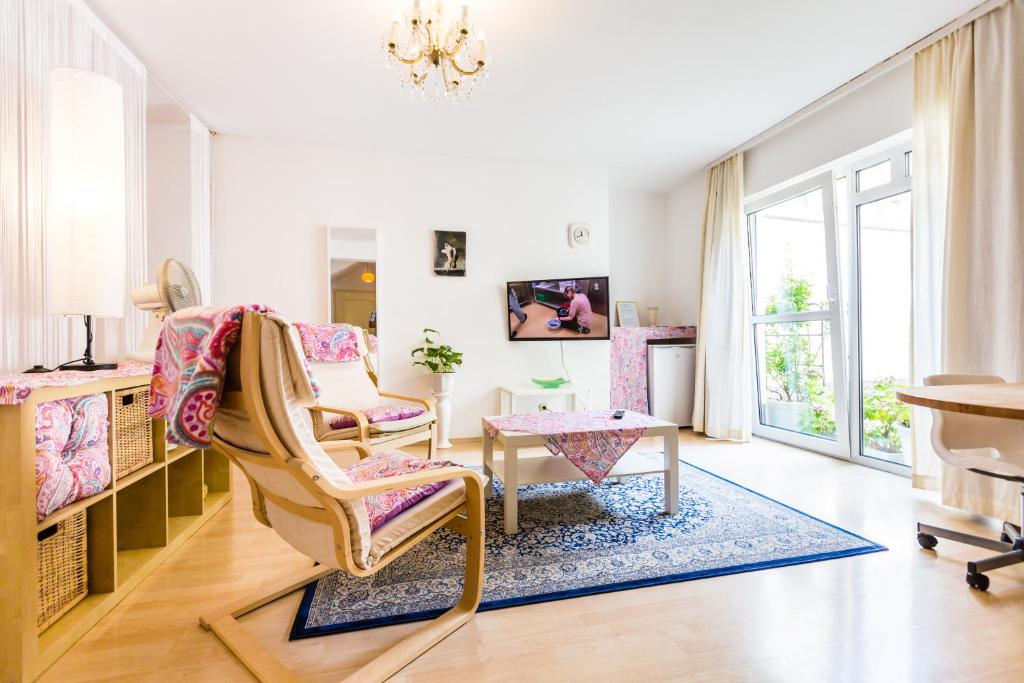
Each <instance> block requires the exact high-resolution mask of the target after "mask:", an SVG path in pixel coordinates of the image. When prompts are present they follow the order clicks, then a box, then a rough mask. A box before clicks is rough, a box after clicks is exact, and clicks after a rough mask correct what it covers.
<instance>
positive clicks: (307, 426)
mask: <svg viewBox="0 0 1024 683" xmlns="http://www.w3.org/2000/svg"><path fill="white" fill-rule="evenodd" d="M303 360H304V359H303V354H302V348H301V345H300V343H299V340H298V338H297V335H296V333H295V331H294V329H293V328H292V327H291V326H290V325H289V324H288V323H287V322H286V321H284V320H281V319H279V318H276V317H269V316H266V315H264V314H261V313H246V314H245V317H244V318H243V321H242V332H241V336H240V338H239V340H238V342H237V343H236V345H235V348H234V349H233V350H232V352H231V354H230V356H229V358H228V371H227V377H226V380H225V390H224V399H223V401H222V404H221V408H220V409H219V410H218V412H217V415H216V417H215V419H214V421H213V434H214V443H215V445H216V446H217V447H218V448H220V449H221V450H223V451H224V452H225V453H226V454H227V455H228V456H229V457H231V459H232V461H234V462H235V463H236V464H237V465H238V466H239V468H240V469H241V470H242V472H243V473H244V474H245V476H246V478H247V479H248V480H249V485H250V488H251V489H252V492H253V508H254V513H255V514H256V516H257V518H258V519H259V520H260V521H261V522H263V523H264V524H267V525H268V526H271V527H273V528H274V530H275V531H277V533H278V534H280V535H281V537H282V538H284V539H285V540H286V541H287V542H288V543H289V544H291V545H292V547H294V548H295V549H296V550H298V551H299V552H301V553H303V554H305V555H307V556H308V557H311V558H313V559H314V560H316V561H318V562H320V563H321V564H323V565H325V566H328V567H340V568H346V569H351V567H352V565H355V566H356V567H358V568H362V569H365V568H366V567H367V566H368V557H369V550H370V523H369V518H368V516H367V514H366V507H365V505H364V503H363V501H362V500H354V501H338V500H335V499H334V498H333V497H331V496H329V495H328V494H327V493H326V492H325V491H324V490H323V489H322V487H321V486H320V485H319V484H318V483H317V482H318V481H320V479H321V478H322V479H323V480H325V481H328V482H330V483H331V484H332V485H334V486H336V487H338V488H345V487H346V486H351V485H352V481H351V480H350V479H348V477H346V476H345V473H344V472H342V471H341V469H340V468H339V467H338V466H337V465H336V464H335V463H334V461H333V460H331V458H330V457H329V456H328V455H327V454H326V453H325V452H324V450H323V448H321V447H320V445H319V444H318V443H317V442H316V439H315V437H314V435H313V429H312V422H311V420H310V415H309V410H308V409H309V407H310V406H312V405H313V404H314V402H315V396H314V394H313V390H312V387H311V385H310V381H309V376H308V375H307V374H306V371H305V367H304V364H303ZM303 464H309V465H311V466H312V470H313V472H314V473H313V474H312V475H311V474H308V473H307V472H305V471H303V469H302V467H301V466H302V465H303Z"/></svg>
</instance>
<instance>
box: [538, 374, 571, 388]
mask: <svg viewBox="0 0 1024 683" xmlns="http://www.w3.org/2000/svg"><path fill="white" fill-rule="evenodd" d="M531 379H532V380H533V383H534V384H536V385H537V386H539V387H541V388H542V389H557V388H558V387H560V386H562V385H563V384H568V383H569V380H567V379H565V378H564V377H556V378H554V379H537V378H536V377H533V378H531Z"/></svg>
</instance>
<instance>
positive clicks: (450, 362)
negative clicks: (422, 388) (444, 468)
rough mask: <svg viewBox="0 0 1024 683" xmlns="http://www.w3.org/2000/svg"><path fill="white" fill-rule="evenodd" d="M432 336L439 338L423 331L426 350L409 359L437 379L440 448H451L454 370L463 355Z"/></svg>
mask: <svg viewBox="0 0 1024 683" xmlns="http://www.w3.org/2000/svg"><path fill="white" fill-rule="evenodd" d="M431 334H435V335H436V334H440V332H438V331H437V330H434V329H431V328H429V327H427V328H424V330H423V346H419V347H416V348H415V349H413V350H412V352H411V353H410V355H411V356H412V357H413V358H415V359H417V360H415V361H413V365H420V366H423V367H425V368H426V369H428V370H430V372H431V374H432V375H433V377H434V398H435V399H437V447H438V448H451V446H452V444H451V442H450V441H449V440H448V433H449V430H450V427H451V423H452V410H451V393H452V389H453V387H454V385H455V369H456V368H458V367H459V366H460V365H462V352H460V351H456V350H455V349H453V348H452V347H451V346H449V345H448V344H438V343H437V342H436V341H435V340H434V339H432V338H431V336H430V335H431Z"/></svg>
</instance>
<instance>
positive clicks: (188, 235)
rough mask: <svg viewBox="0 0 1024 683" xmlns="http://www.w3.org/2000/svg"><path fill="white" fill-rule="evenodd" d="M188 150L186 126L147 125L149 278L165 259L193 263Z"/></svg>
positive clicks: (188, 142)
mask: <svg viewBox="0 0 1024 683" xmlns="http://www.w3.org/2000/svg"><path fill="white" fill-rule="evenodd" d="M190 154H191V142H190V139H189V129H188V127H187V126H174V125H147V126H146V262H147V269H146V273H147V279H148V280H149V281H150V282H152V281H153V278H154V277H156V273H157V269H158V268H159V267H160V264H161V263H163V261H164V259H169V258H173V259H177V260H179V261H181V262H182V263H185V264H186V265H189V266H191V265H192V222H191V212H192V196H191V189H190V184H191V166H190V163H191V161H190Z"/></svg>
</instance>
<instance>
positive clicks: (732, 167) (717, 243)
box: [693, 153, 753, 441]
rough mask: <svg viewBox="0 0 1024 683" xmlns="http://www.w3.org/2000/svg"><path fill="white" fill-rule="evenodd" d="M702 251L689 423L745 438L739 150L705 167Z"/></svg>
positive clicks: (745, 267) (747, 346)
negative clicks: (695, 353)
mask: <svg viewBox="0 0 1024 683" xmlns="http://www.w3.org/2000/svg"><path fill="white" fill-rule="evenodd" d="M702 251H703V257H702V259H701V272H700V279H701V293H700V301H699V309H698V311H697V319H698V322H697V370H696V390H695V400H694V409H693V429H694V431H697V432H704V433H705V434H706V435H707V436H710V437H713V438H718V439H732V440H735V441H748V440H749V439H750V430H751V425H752V413H753V406H752V401H753V396H752V394H751V391H752V386H751V377H752V372H753V350H752V332H751V329H750V256H749V252H748V250H747V229H746V223H745V221H744V218H743V154H742V153H740V154H737V155H735V156H733V157H730V158H728V159H726V160H725V161H723V162H722V163H720V164H717V165H716V166H714V167H712V168H711V170H710V171H709V172H708V184H707V199H706V201H705V205H704V235H703V244H702Z"/></svg>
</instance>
